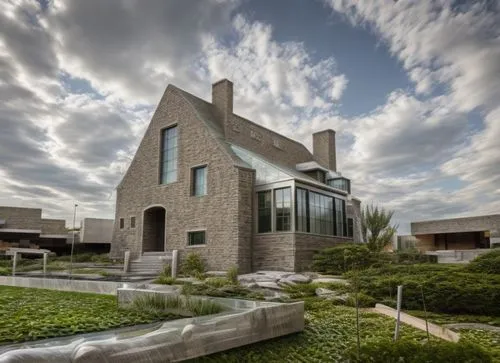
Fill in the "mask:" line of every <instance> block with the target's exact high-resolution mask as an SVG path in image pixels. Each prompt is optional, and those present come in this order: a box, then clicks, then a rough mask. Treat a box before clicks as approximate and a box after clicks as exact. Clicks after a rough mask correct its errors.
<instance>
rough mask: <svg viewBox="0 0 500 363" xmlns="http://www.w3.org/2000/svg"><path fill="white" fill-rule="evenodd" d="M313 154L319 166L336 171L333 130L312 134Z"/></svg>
mask: <svg viewBox="0 0 500 363" xmlns="http://www.w3.org/2000/svg"><path fill="white" fill-rule="evenodd" d="M313 155H314V159H315V160H316V161H317V162H318V163H319V164H320V165H321V166H323V167H325V168H328V169H330V170H333V171H337V156H336V149H335V131H333V130H324V131H319V132H316V133H314V134H313Z"/></svg>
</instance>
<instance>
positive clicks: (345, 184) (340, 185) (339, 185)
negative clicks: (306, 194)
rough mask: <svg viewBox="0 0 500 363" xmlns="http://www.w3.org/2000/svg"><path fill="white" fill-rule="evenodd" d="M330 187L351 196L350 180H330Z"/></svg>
mask: <svg viewBox="0 0 500 363" xmlns="http://www.w3.org/2000/svg"><path fill="white" fill-rule="evenodd" d="M328 185H329V186H331V187H334V188H336V189H340V190H343V191H346V192H347V193H349V194H351V181H350V180H349V179H346V178H336V179H330V180H328Z"/></svg>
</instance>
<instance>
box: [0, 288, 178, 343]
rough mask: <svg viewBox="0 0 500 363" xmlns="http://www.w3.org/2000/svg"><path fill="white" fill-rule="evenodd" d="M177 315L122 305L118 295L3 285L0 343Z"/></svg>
mask: <svg viewBox="0 0 500 363" xmlns="http://www.w3.org/2000/svg"><path fill="white" fill-rule="evenodd" d="M175 318H177V316H174V315H172V314H167V313H158V312H157V313H152V312H143V311H135V310H124V309H119V308H118V304H117V300H116V296H109V295H96V294H88V293H78V292H66V291H54V290H44V289H32V288H21V287H8V286H0V344H2V343H3V344H4V343H11V342H22V341H28V340H35V339H43V338H51V337H59V336H65V335H73V334H79V333H88V332H95V331H102V330H107V329H112V328H119V327H124V326H130V325H136V324H144V323H152V322H155V321H159V320H169V319H175Z"/></svg>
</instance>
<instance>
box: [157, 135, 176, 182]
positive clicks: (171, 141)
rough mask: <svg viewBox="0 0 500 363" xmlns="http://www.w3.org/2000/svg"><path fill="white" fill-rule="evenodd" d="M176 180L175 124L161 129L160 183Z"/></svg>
mask: <svg viewBox="0 0 500 363" xmlns="http://www.w3.org/2000/svg"><path fill="white" fill-rule="evenodd" d="M175 181H177V126H173V127H169V128H167V129H164V130H162V135H161V160H160V183H161V184H168V183H172V182H175Z"/></svg>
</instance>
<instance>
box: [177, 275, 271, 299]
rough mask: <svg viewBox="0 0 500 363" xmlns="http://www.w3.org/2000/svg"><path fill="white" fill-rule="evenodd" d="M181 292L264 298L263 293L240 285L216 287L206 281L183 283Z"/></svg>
mask: <svg viewBox="0 0 500 363" xmlns="http://www.w3.org/2000/svg"><path fill="white" fill-rule="evenodd" d="M207 280H208V279H207ZM181 294H183V295H187V296H189V295H204V296H212V297H234V298H246V299H259V298H261V297H262V298H263V295H262V294H261V293H256V292H254V291H252V290H250V289H248V288H246V287H243V286H240V285H226V286H222V287H214V286H210V285H208V284H206V283H203V284H184V285H182V290H181Z"/></svg>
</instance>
